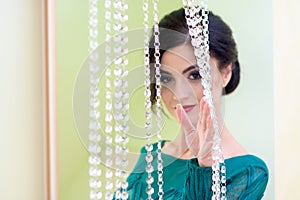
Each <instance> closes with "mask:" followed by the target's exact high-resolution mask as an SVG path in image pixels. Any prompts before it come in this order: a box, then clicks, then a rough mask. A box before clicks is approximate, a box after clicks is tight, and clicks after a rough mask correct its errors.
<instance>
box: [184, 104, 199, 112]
mask: <svg viewBox="0 0 300 200" xmlns="http://www.w3.org/2000/svg"><path fill="white" fill-rule="evenodd" d="M195 106H196V105H184V106H182V108H183V109H184V111H185V112H186V113H188V112H190V111H191V110H193V108H194V107H195Z"/></svg>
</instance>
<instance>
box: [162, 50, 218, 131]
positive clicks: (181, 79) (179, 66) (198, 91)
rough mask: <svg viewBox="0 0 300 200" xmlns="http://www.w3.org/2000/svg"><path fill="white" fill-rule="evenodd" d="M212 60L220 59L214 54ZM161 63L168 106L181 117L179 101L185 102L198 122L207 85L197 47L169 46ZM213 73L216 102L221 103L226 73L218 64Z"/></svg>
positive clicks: (188, 111) (192, 120) (212, 61)
mask: <svg viewBox="0 0 300 200" xmlns="http://www.w3.org/2000/svg"><path fill="white" fill-rule="evenodd" d="M211 63H216V59H214V58H211ZM161 64H162V65H161V85H162V90H161V96H162V100H163V102H164V105H165V107H166V108H167V110H168V111H169V113H170V114H171V115H172V116H173V117H175V118H177V116H176V105H177V104H182V106H183V108H184V110H185V111H186V112H187V114H188V116H189V117H190V119H191V122H192V123H193V124H194V125H195V126H196V124H197V121H198V115H199V102H200V100H201V98H202V97H203V87H202V85H201V77H200V75H199V71H198V69H197V68H196V58H195V56H194V50H193V47H192V46H190V45H181V46H177V47H174V48H171V49H169V50H168V51H166V52H165V53H164V54H163V56H162V59H161ZM211 75H212V80H213V81H212V82H213V85H212V90H213V96H214V97H213V98H214V100H215V101H214V102H215V104H216V103H217V104H219V103H220V102H219V101H220V100H219V99H220V97H221V95H222V87H223V86H222V85H223V84H222V82H223V81H222V75H221V72H220V71H219V70H218V69H217V67H216V66H211ZM215 106H216V105H215ZM216 109H217V108H216Z"/></svg>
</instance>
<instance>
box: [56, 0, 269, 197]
mask: <svg viewBox="0 0 300 200" xmlns="http://www.w3.org/2000/svg"><path fill="white" fill-rule="evenodd" d="M128 4H129V24H128V25H129V30H135V29H141V28H142V27H143V26H142V20H143V18H142V11H141V7H142V1H139V2H138V1H136V0H130V1H128ZM180 6H181V1H180V0H176V1H175V0H172V1H171V0H162V1H160V2H159V10H160V17H162V16H163V15H164V14H166V13H169V12H170V11H172V10H174V9H177V8H179V7H180ZM209 8H210V9H211V10H212V11H214V12H215V13H216V14H218V15H220V16H221V17H222V18H223V19H224V20H225V21H226V22H227V23H228V24H229V25H230V26H231V28H232V29H233V32H234V36H235V38H236V41H237V44H238V49H239V53H240V63H241V67H242V81H241V84H240V86H239V88H238V89H237V91H235V93H233V94H232V95H230V96H228V97H226V98H225V99H224V102H225V104H224V114H225V120H226V122H227V125H228V127H229V129H230V130H231V132H232V133H233V135H234V136H235V137H236V138H237V140H238V141H240V142H241V143H242V145H244V146H245V147H246V148H247V149H248V150H249V151H250V152H253V153H254V154H256V155H259V156H261V157H263V158H264V160H266V162H267V163H268V166H269V168H270V172H271V180H270V184H269V187H268V191H267V194H266V198H265V199H274V194H273V193H274V192H273V187H274V186H273V175H274V174H273V168H274V160H273V148H274V142H273V132H274V130H273V125H274V124H273V123H274V121H273V63H272V56H273V52H272V1H271V0H266V1H258V0H254V1H247V3H245V1H238V0H227V1H226V3H225V2H224V1H222V2H220V1H209ZM101 11H103V8H101V9H100V13H103V12H101ZM133 19H134V20H133ZM100 23H104V21H103V20H100ZM99 31H100V32H101V29H100V30H99ZM101 41H103V36H102V35H101V36H100V42H101ZM87 55H88V1H71V0H64V1H63V0H57V67H58V69H57V73H58V76H57V81H58V88H57V89H58V148H59V149H58V153H59V156H58V158H59V160H58V161H59V199H62V200H69V199H72V200H77V199H78V200H79V199H80V200H81V199H87V198H88V192H89V188H88V168H89V166H88V162H87V160H88V153H87V151H86V149H85V147H84V144H83V142H82V141H83V140H82V139H80V137H79V135H78V131H77V126H76V123H75V121H74V117H73V116H74V113H73V104H72V102H73V92H74V87H75V83H76V78H77V77H78V73H79V72H80V70H81V68H82V66H83V63H84V61H85V59H86V57H87ZM129 57H130V61H129V62H130V64H129V65H130V67H131V68H132V69H133V68H134V67H137V66H140V65H141V64H142V62H143V61H142V53H141V52H139V51H133V52H131V53H130V55H129ZM139 95H142V91H141V89H139V90H137V91H136V92H135V93H134V94H133V95H132V98H131V104H130V105H141V106H142V105H143V104H142V101H143V99H144V98H143V96H141V97H138V96H139ZM139 108H140V106H131V109H130V113H131V117H132V118H133V120H134V121H135V120H136V123H140V121H139V115H138V113H141V112H139ZM169 120H170V121H171V123H168V124H169V126H168V127H165V129H164V130H168V131H163V134H164V135H166V138H172V135H171V134H168V133H170V132H171V133H172V132H173V131H175V130H176V129H177V128H178V126H177V125H175V124H174V120H172V119H169ZM143 143H144V141H142V140H135V139H132V140H131V141H130V143H129V149H130V151H132V152H138V151H139V148H140V147H141V146H142V144H143Z"/></svg>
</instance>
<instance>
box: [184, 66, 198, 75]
mask: <svg viewBox="0 0 300 200" xmlns="http://www.w3.org/2000/svg"><path fill="white" fill-rule="evenodd" d="M196 68H197V66H196V65H192V66H189V67H188V68H186V69H184V70H183V71H182V74H185V73H187V72H188V71H190V70H192V69H196Z"/></svg>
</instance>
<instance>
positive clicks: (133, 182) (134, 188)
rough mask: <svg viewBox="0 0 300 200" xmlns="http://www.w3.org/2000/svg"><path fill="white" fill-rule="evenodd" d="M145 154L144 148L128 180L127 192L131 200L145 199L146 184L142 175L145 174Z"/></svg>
mask: <svg viewBox="0 0 300 200" xmlns="http://www.w3.org/2000/svg"><path fill="white" fill-rule="evenodd" d="M145 154H146V150H145V148H144V147H143V148H142V149H141V151H140V157H139V159H138V161H137V163H136V165H135V167H134V169H133V170H132V172H131V173H130V175H129V176H128V178H127V182H128V188H127V192H128V195H129V199H131V200H140V199H143V198H142V196H143V193H144V192H145V191H144V190H145V188H146V182H145V180H144V179H143V178H142V174H143V173H144V172H145V167H146V166H145Z"/></svg>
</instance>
